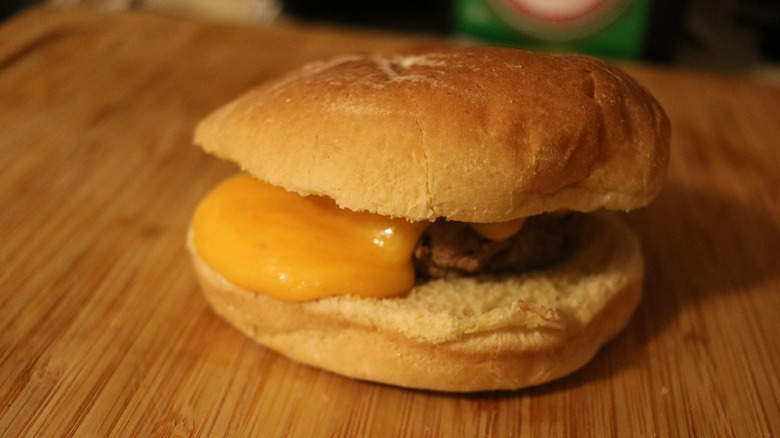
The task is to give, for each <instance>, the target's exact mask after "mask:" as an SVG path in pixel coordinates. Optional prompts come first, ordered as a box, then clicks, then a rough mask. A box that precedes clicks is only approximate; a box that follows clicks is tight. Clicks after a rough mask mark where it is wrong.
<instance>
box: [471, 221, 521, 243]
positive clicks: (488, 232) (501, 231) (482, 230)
mask: <svg viewBox="0 0 780 438" xmlns="http://www.w3.org/2000/svg"><path fill="white" fill-rule="evenodd" d="M524 222H525V218H524V217H521V218H519V219H514V220H511V221H507V222H491V223H484V224H476V223H473V224H471V228H473V229H474V231H476V232H477V233H479V234H480V235H481V236H482V237H484V238H486V239H490V240H495V241H502V240H506V239H509V238H510V237H512V236H514V235H515V234H517V232H518V231H520V228H523V223H524Z"/></svg>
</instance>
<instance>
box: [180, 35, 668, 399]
mask: <svg viewBox="0 0 780 438" xmlns="http://www.w3.org/2000/svg"><path fill="white" fill-rule="evenodd" d="M669 136H670V128H669V122H668V119H667V117H666V115H665V114H664V112H663V110H662V109H661V107H660V106H659V104H658V103H657V102H656V101H655V99H654V98H653V97H652V96H651V95H650V94H649V93H648V92H647V91H646V90H645V89H644V88H643V87H642V86H640V85H639V84H638V83H637V82H635V81H634V80H633V79H631V78H630V77H629V76H628V75H626V74H625V73H623V72H622V71H620V70H619V69H617V68H616V67H614V66H612V65H610V64H607V63H605V62H603V61H600V60H598V59H594V58H590V57H585V56H577V55H550V54H536V53H530V52H526V51H520V50H515V49H498V48H462V49H448V50H442V51H434V52H429V53H415V54H402V55H400V54H399V55H383V54H374V55H354V56H343V57H339V58H335V59H332V60H328V61H322V62H316V63H312V64H309V65H306V66H304V67H302V68H300V69H298V70H296V71H293V72H290V73H289V74H287V75H284V76H282V77H280V78H278V79H276V80H273V81H269V82H266V83H263V84H262V85H261V86H259V87H258V88H256V89H253V90H251V91H249V92H248V93H246V94H245V95H243V96H241V97H239V98H238V99H236V100H235V101H233V102H231V103H229V104H227V105H226V106H224V107H222V108H219V109H217V110H216V111H215V112H214V113H212V114H211V115H209V116H208V117H207V118H206V119H205V120H203V121H202V122H201V123H200V124H199V125H198V127H197V129H196V131H195V143H196V144H198V145H200V146H201V147H202V148H203V149H205V150H206V151H207V152H210V153H212V154H214V155H216V156H218V157H222V158H225V159H228V160H232V161H234V162H235V163H237V164H238V165H239V166H240V167H241V168H242V169H243V171H244V172H243V173H241V174H239V175H237V176H234V177H232V178H229V179H228V180H226V181H224V182H223V183H221V184H220V185H218V186H217V187H216V188H215V189H214V190H213V191H212V192H211V193H209V194H208V195H207V196H206V197H205V198H204V199H203V201H202V202H201V203H200V205H199V206H198V207H197V209H196V211H195V214H194V217H193V219H192V223H191V227H190V231H189V233H188V247H189V249H190V252H191V254H192V259H193V261H194V266H195V270H196V272H197V274H198V277H199V279H200V282H201V284H202V287H203V290H204V292H205V296H206V297H207V299H208V300H209V302H210V303H211V305H212V306H213V308H214V310H215V311H216V312H217V313H218V314H220V315H221V316H222V317H224V318H225V319H226V320H227V321H229V322H231V323H232V324H234V325H235V326H236V327H237V328H239V329H240V330H241V331H242V332H244V333H246V334H247V335H249V336H251V337H253V338H254V339H256V340H257V341H259V342H260V343H262V344H263V345H265V346H267V347H269V348H271V349H273V350H276V351H278V352H280V353H281V354H284V355H286V356H288V357H290V358H292V359H294V360H296V361H299V362H302V363H305V364H309V365H312V366H314V367H318V368H322V369H325V370H329V371H332V372H334V373H338V374H342V375H345V376H349V377H352V378H357V379H364V380H370V381H375V382H382V383H387V384H392V385H398V386H405V387H414V388H423V389H432V390H440V391H481V390H503V389H518V388H522V387H527V386H531V385H537V384H540V383H543V382H547V381H550V380H552V379H556V378H559V377H561V376H564V375H566V374H569V373H571V372H572V371H574V370H576V369H578V368H580V367H582V366H583V365H584V364H585V363H587V362H588V361H589V360H590V359H591V358H592V357H593V355H594V354H595V353H596V352H597V350H598V349H599V347H600V346H602V345H603V344H604V343H605V342H607V341H608V340H609V339H610V338H612V337H613V336H614V335H615V334H616V333H617V332H618V331H620V329H621V328H622V327H623V326H624V325H625V324H626V323H627V321H628V320H629V318H630V316H631V314H632V312H633V311H634V309H635V307H636V306H637V303H638V302H639V299H640V295H641V289H642V281H643V276H644V263H643V259H642V255H641V252H640V247H639V242H638V240H637V237H636V236H635V235H634V234H633V233H632V231H631V230H630V229H629V228H628V227H627V226H626V225H625V224H624V222H623V220H622V218H621V217H620V215H619V213H616V212H613V211H627V210H631V209H634V208H638V207H642V206H644V205H646V204H648V203H649V202H650V201H651V200H652V199H653V198H654V197H655V196H656V194H657V193H658V191H659V190H660V188H661V185H662V181H663V179H664V175H665V172H666V165H667V160H668V155H669Z"/></svg>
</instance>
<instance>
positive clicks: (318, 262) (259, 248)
mask: <svg viewBox="0 0 780 438" xmlns="http://www.w3.org/2000/svg"><path fill="white" fill-rule="evenodd" d="M427 225H428V223H427V222H416V223H413V222H409V221H407V220H405V219H398V218H389V217H385V216H381V215H377V214H372V213H366V212H354V211H350V210H345V209H341V208H339V207H338V206H337V205H336V203H335V202H334V201H333V200H331V199H330V198H326V197H319V196H306V197H302V196H299V195H297V194H295V193H291V192H287V191H285V190H284V189H281V188H279V187H275V186H271V185H268V184H265V183H263V182H260V181H259V180H257V179H255V178H253V177H251V176H249V175H247V174H241V175H238V176H235V177H233V178H230V179H228V180H226V181H224V182H223V183H222V184H220V185H219V186H217V187H216V188H215V189H214V190H213V191H212V192H211V193H209V194H208V195H207V196H206V198H204V199H203V201H201V203H200V205H199V206H198V207H197V209H196V211H195V215H194V218H193V222H192V229H193V243H194V245H195V248H196V250H197V251H198V254H200V256H201V257H202V258H203V260H204V261H205V262H206V263H208V264H209V265H210V266H211V267H212V268H214V269H215V270H217V271H218V272H220V273H221V274H222V275H223V276H224V277H225V278H226V279H227V280H228V281H230V282H231V283H234V284H236V285H238V286H241V287H243V288H245V289H248V290H252V291H256V292H260V293H263V294H265V295H268V296H270V297H273V298H277V299H279V300H284V301H306V300H313V299H317V298H322V297H327V296H333V295H359V296H366V297H369V296H370V297H390V296H397V295H401V294H404V293H406V292H408V291H409V290H410V289H411V288H412V286H413V285H414V281H415V278H414V275H415V274H414V267H413V265H412V260H411V254H412V251H413V250H414V247H415V244H416V242H417V239H418V238H419V236H420V234H421V233H422V232H423V230H424V229H425V227H426V226H427Z"/></svg>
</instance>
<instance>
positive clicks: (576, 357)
mask: <svg viewBox="0 0 780 438" xmlns="http://www.w3.org/2000/svg"><path fill="white" fill-rule="evenodd" d="M578 221H579V222H578V224H579V226H580V227H581V233H580V236H582V242H581V245H580V246H579V249H578V250H576V251H575V252H574V253H573V254H572V255H571V256H570V257H568V258H567V259H566V260H565V261H564V262H562V263H560V264H558V265H556V266H554V267H551V268H548V269H546V270H543V271H537V272H532V273H527V274H523V275H519V276H510V277H502V278H496V277H492V278H489V279H473V278H460V279H456V280H437V281H433V282H429V283H425V284H422V285H419V286H417V287H415V288H414V289H413V290H412V291H411V293H409V294H408V295H407V296H404V297H397V298H389V299H376V298H359V297H353V296H340V297H331V298H326V299H321V300H316V301H310V302H305V303H286V302H282V301H278V300H275V299H272V298H269V297H267V296H264V295H262V294H259V293H255V292H251V291H247V290H245V289H241V288H239V287H237V286H235V285H233V284H231V283H229V282H228V281H227V280H225V278H224V277H222V276H221V275H220V274H218V273H217V272H216V271H214V270H213V269H212V268H210V267H209V266H208V265H206V263H205V262H203V260H202V259H201V258H200V257H199V256H198V254H197V253H195V252H194V250H193V246H192V245H190V251H191V252H192V256H193V261H194V263H195V267H196V272H197V273H198V276H199V279H200V282H201V284H202V286H203V289H204V291H205V294H206V297H207V298H208V300H209V302H210V303H211V304H212V306H213V308H214V309H215V310H216V311H217V313H219V314H220V315H221V316H222V317H224V318H225V319H226V320H228V321H230V322H231V323H232V324H234V325H235V326H237V327H238V328H239V329H240V330H242V331H243V332H244V333H246V334H248V335H249V336H251V337H253V338H255V339H257V340H258V341H259V342H261V343H262V344H265V345H266V346H268V347H270V348H272V349H274V350H277V351H279V352H281V353H282V354H284V355H287V356H289V357H290V358H292V359H295V360H297V361H300V362H302V363H306V364H309V365H312V366H315V367H319V368H323V369H326V370H330V371H333V372H335V373H339V374H343V375H346V376H349V377H353V378H358V379H366V380H371V381H376V382H382V383H388V384H392V385H399V386H406V387H414V388H422V389H432V390H440V391H459V392H460V391H482V390H505V389H519V388H523V387H527V386H531V385H537V384H540V383H544V382H547V381H550V380H553V379H556V378H559V377H561V376H564V375H566V374H569V373H571V372H572V371H574V370H576V369H578V368H580V367H581V366H583V365H584V364H585V363H587V362H588V361H589V360H590V359H591V357H592V356H593V355H594V354H595V353H596V351H597V350H598V348H599V347H600V346H601V345H603V344H604V343H605V342H606V341H607V340H609V339H610V338H611V337H613V336H614V335H615V334H616V333H617V332H618V331H619V330H620V329H621V328H622V327H623V326H624V325H625V324H626V323H627V321H628V319H629V318H630V316H631V314H632V313H633V311H634V308H635V307H636V305H637V303H638V301H639V298H640V296H641V285H642V278H643V276H644V264H643V259H642V256H641V253H640V250H639V244H638V241H637V239H636V237H635V236H634V235H633V233H632V232H631V231H630V230H629V229H628V228H627V226H626V225H625V224H623V223H622V221H621V220H620V218H617V217H615V215H614V214H613V213H604V212H602V213H596V214H592V215H582V217H581V218H580V219H579V220H578Z"/></svg>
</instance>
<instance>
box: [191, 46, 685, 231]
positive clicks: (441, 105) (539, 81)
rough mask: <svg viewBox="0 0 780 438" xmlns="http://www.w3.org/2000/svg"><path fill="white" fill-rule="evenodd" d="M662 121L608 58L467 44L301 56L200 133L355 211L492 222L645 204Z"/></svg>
mask: <svg viewBox="0 0 780 438" xmlns="http://www.w3.org/2000/svg"><path fill="white" fill-rule="evenodd" d="M669 135H670V128H669V122H668V120H667V118H666V115H665V114H664V112H663V110H662V109H661V107H660V106H659V105H658V103H657V102H656V101H655V99H653V97H652V96H651V95H650V94H649V93H648V92H647V91H646V90H645V89H644V88H642V87H641V86H640V85H639V84H637V83H636V82H635V81H634V80H633V79H631V78H630V77H629V76H628V75H626V74H625V73H623V72H622V71H620V70H619V69H617V68H616V67H614V66H612V65H610V64H607V63H605V62H603V61H600V60H597V59H595V58H590V57H585V56H577V55H549V54H535V53H531V52H526V51H521V50H515V49H498V48H466V49H454V50H452V49H451V50H445V51H440V52H432V53H425V54H416V55H403V56H402V55H371V56H364V55H354V56H344V57H341V58H337V59H333V60H329V61H323V62H317V63H313V64H310V65H307V66H305V67H303V68H301V69H299V70H297V71H294V72H291V73H289V74H288V75H286V76H283V77H281V78H279V79H278V80H276V81H272V82H267V83H265V84H263V85H261V86H260V87H259V88H256V89H254V90H252V91H250V92H249V93H247V94H245V95H244V96H242V97H240V98H238V99H237V100H236V101H234V102H232V103H230V104H228V105H226V106H225V107H223V108H221V109H219V110H217V111H216V112H215V113H213V114H212V115H210V116H209V117H208V118H206V119H205V120H204V121H203V122H202V123H201V124H200V125H199V126H198V128H197V130H196V133H195V142H196V143H198V144H199V145H201V146H202V147H203V148H204V149H205V150H207V151H209V152H212V153H214V154H216V155H218V156H220V157H223V158H227V159H230V160H233V161H235V162H237V163H239V164H240V165H241V167H243V168H244V169H245V170H247V171H248V172H249V173H251V174H253V175H255V176H256V177H258V178H259V179H261V180H265V181H267V182H269V183H271V184H274V185H278V186H281V187H284V188H286V189H288V190H291V191H295V192H298V193H301V194H318V195H327V196H330V197H331V198H334V199H335V200H336V201H337V202H338V203H339V205H341V206H342V207H346V208H349V209H351V210H368V211H372V212H375V213H380V214H384V215H389V216H396V217H406V218H409V219H413V220H418V219H432V218H436V217H446V218H448V219H451V220H460V221H468V222H499V221H505V220H509V219H513V218H516V217H522V216H531V215H534V214H538V213H542V212H546V211H555V210H559V209H569V210H577V211H592V210H596V209H598V208H600V207H606V208H609V209H618V210H628V209H631V208H635V207H639V206H643V205H645V204H647V203H648V202H649V201H650V200H651V199H652V198H653V197H654V196H655V195H656V193H657V192H658V191H659V189H660V187H661V182H662V180H663V177H664V174H665V169H666V162H667V160H668V154H669Z"/></svg>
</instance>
